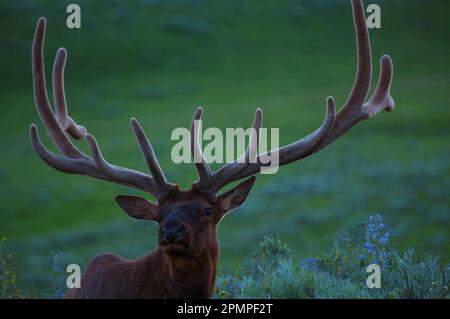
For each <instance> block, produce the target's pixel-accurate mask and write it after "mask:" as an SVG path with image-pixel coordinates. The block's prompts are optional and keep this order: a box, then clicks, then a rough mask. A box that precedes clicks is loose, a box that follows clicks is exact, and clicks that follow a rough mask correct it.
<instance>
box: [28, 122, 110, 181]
mask: <svg viewBox="0 0 450 319" xmlns="http://www.w3.org/2000/svg"><path fill="white" fill-rule="evenodd" d="M30 140H31V145H32V146H33V149H34V151H35V152H36V153H37V154H38V155H39V157H40V158H41V159H42V160H43V161H44V162H45V163H47V164H48V165H49V166H51V167H53V168H54V169H56V170H58V171H60V172H64V173H69V174H83V175H87V174H86V168H89V172H90V174H89V175H92V176H94V177H97V178H100V179H104V180H108V178H107V176H105V175H104V174H102V173H100V172H98V170H97V169H96V167H95V165H94V163H91V164H92V165H89V163H88V162H86V161H85V160H84V159H78V158H68V157H62V156H59V155H55V154H53V153H52V152H50V151H49V150H48V149H47V148H45V146H44V145H43V144H42V142H41V139H40V138H39V133H38V128H37V126H36V125H35V124H31V126H30Z"/></svg>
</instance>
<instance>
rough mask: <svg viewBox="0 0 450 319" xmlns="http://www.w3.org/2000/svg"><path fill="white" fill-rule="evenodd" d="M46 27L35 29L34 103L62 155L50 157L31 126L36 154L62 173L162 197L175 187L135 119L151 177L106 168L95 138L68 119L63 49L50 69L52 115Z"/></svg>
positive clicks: (33, 52) (133, 121)
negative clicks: (85, 148)
mask: <svg viewBox="0 0 450 319" xmlns="http://www.w3.org/2000/svg"><path fill="white" fill-rule="evenodd" d="M45 25H46V20H45V19H44V18H40V19H39V21H38V23H37V26H36V33H35V35H34V41H33V48H32V68H33V87H34V101H35V105H36V110H37V112H38V114H39V117H40V118H41V120H42V123H43V124H44V126H45V128H46V130H47V133H48V135H49V137H50V138H51V139H52V141H53V143H54V144H55V146H56V147H57V148H58V149H59V151H60V152H61V153H62V156H59V155H55V154H53V153H51V152H50V151H49V150H47V149H46V148H45V147H44V146H43V144H42V143H41V140H40V139H39V135H38V129H37V126H36V125H35V124H32V125H31V126H30V139H31V144H32V146H33V149H34V150H35V152H36V153H37V154H38V155H39V157H40V158H41V159H42V160H43V161H44V162H46V163H47V164H48V165H50V166H51V167H53V168H55V169H57V170H59V171H62V172H65V173H71V174H80V175H88V176H92V177H95V178H99V179H102V180H105V181H109V182H113V183H118V184H122V185H126V186H130V187H133V188H136V189H139V190H143V191H146V192H148V193H150V194H152V195H154V196H155V197H157V198H160V197H161V196H163V195H165V194H166V193H167V192H168V191H170V190H171V188H172V187H174V185H173V184H170V183H169V182H167V180H166V178H165V176H164V173H163V171H162V170H161V167H160V166H159V164H158V160H157V159H156V156H155V153H154V151H153V148H152V146H151V144H150V142H149V141H148V139H147V137H146V136H145V133H144V131H143V130H142V128H141V126H140V125H139V123H138V121H137V120H136V119H134V118H132V119H131V125H132V127H133V130H134V133H135V135H136V138H137V141H138V143H139V146H140V148H141V151H142V154H143V156H144V159H145V161H146V163H147V166H148V168H149V169H150V172H151V174H152V175H151V176H150V175H147V174H144V173H141V172H137V171H134V170H131V169H128V168H124V167H120V166H115V165H112V164H109V163H108V162H107V161H106V160H105V159H104V158H103V155H102V153H101V151H100V148H99V147H98V144H97V141H96V140H95V138H94V136H92V135H90V134H88V133H87V130H86V129H85V128H84V127H83V126H80V125H78V124H77V123H76V122H75V121H74V120H73V119H72V118H71V117H69V116H68V114H67V104H66V98H65V93H64V66H65V64H66V59H67V52H66V50H65V49H63V48H61V49H59V50H58V52H57V54H56V58H55V63H54V67H53V92H54V100H55V101H54V102H55V113H53V111H52V108H51V106H50V102H49V99H48V96H47V89H46V82H45V71H44V58H43V46H44V37H45ZM66 132H67V133H68V134H69V135H70V136H72V137H73V138H75V139H83V138H86V139H87V141H88V143H89V148H90V152H91V154H92V157H90V156H87V155H86V154H84V153H83V152H81V151H80V150H79V149H78V148H77V147H76V146H75V145H74V144H73V143H72V141H71V140H70V138H69V137H68V136H67V135H66Z"/></svg>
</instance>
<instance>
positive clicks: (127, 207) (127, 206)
mask: <svg viewBox="0 0 450 319" xmlns="http://www.w3.org/2000/svg"><path fill="white" fill-rule="evenodd" d="M115 200H116V202H117V204H119V206H120V207H122V209H123V210H124V211H125V213H127V214H128V215H129V216H131V217H133V218H136V219H145V220H154V221H158V219H159V214H158V206H157V205H155V204H153V203H151V202H149V201H147V200H145V199H143V198H141V197H136V196H125V195H118V196H116V198H115Z"/></svg>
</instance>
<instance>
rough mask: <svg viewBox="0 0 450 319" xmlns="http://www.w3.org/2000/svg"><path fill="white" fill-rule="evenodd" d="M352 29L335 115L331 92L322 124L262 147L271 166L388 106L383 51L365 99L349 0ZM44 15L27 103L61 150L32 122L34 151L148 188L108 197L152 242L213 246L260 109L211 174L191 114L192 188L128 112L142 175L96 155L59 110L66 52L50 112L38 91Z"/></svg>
mask: <svg viewBox="0 0 450 319" xmlns="http://www.w3.org/2000/svg"><path fill="white" fill-rule="evenodd" d="M352 6H353V16H354V22H355V30H356V43H357V52H358V58H357V60H358V66H357V74H356V80H355V84H354V86H353V89H352V91H351V93H350V95H349V97H348V99H347V101H346V102H345V104H344V105H343V106H342V108H341V109H340V111H339V112H338V113H335V103H334V100H333V98H331V97H329V98H328V99H327V113H326V116H325V120H324V122H323V124H322V125H321V126H320V127H319V128H318V129H317V130H316V131H314V132H313V133H311V134H310V135H308V136H306V137H305V138H303V139H300V140H298V141H295V142H293V143H292V144H289V145H286V146H284V147H281V148H279V149H276V150H272V151H270V152H268V153H271V154H272V156H273V154H276V155H277V156H278V158H279V165H280V166H281V165H286V164H289V163H292V162H295V161H298V160H300V159H302V158H305V157H307V156H309V155H311V154H314V153H315V152H318V151H319V150H321V149H323V148H324V147H325V146H327V145H328V144H330V143H332V142H333V141H335V140H336V139H337V138H339V137H340V136H342V135H343V134H344V133H346V132H347V131H348V130H349V129H351V128H352V127H353V126H354V125H356V124H357V123H359V122H360V121H362V120H366V119H369V118H371V117H373V116H374V115H376V114H377V113H379V112H380V111H382V110H386V111H392V110H393V108H394V101H393V99H392V98H391V96H390V93H389V91H390V86H391V81H392V72H393V67H392V61H391V59H390V57H389V56H387V55H385V56H383V57H382V58H381V69H380V78H379V82H378V85H377V88H376V89H375V92H374V94H373V95H372V97H371V98H370V99H368V100H367V101H366V98H367V96H368V92H369V88H370V82H371V78H372V63H371V60H372V57H371V48H370V40H369V34H368V30H367V27H366V21H365V16H364V8H363V4H362V2H361V1H360V0H352ZM45 25H46V21H45V19H44V18H41V19H39V21H38V23H37V27H36V33H35V38H34V42H33V48H32V68H33V84H34V97H35V105H36V109H37V112H38V114H39V117H40V118H41V120H42V122H43V124H44V126H45V128H46V130H47V133H48V134H49V136H50V137H51V139H52V141H53V143H54V144H55V146H56V147H57V148H58V149H59V151H60V152H61V155H55V154H53V153H51V152H50V151H49V150H47V149H46V148H45V147H44V146H43V145H42V143H41V141H40V139H39V136H38V129H37V127H36V125H34V124H32V125H31V127H30V138H31V144H32V146H33V148H34V150H35V152H36V153H37V154H38V155H39V157H40V158H41V159H42V160H43V161H44V162H46V163H47V164H48V165H50V166H51V167H53V168H55V169H57V170H59V171H62V172H65V173H70V174H80V175H87V176H91V177H94V178H98V179H102V180H105V181H109V182H113V183H117V184H121V185H124V186H128V187H132V188H135V189H138V190H141V191H144V192H147V193H149V194H150V195H152V196H153V197H154V198H156V200H157V201H156V202H155V203H152V202H149V201H147V200H145V199H143V198H140V197H133V196H117V197H116V201H117V203H118V204H119V205H120V207H122V209H123V210H124V211H125V212H126V213H127V214H128V215H130V216H131V217H134V218H138V219H145V220H153V221H156V222H158V223H159V226H160V227H159V240H158V243H159V245H160V246H161V248H162V249H163V251H164V252H165V253H167V254H170V255H176V256H189V255H191V256H198V255H201V254H205V253H208V252H216V251H217V240H216V225H217V224H218V223H219V221H220V220H221V219H222V217H223V216H224V215H225V214H226V213H227V212H229V211H231V210H233V209H235V208H237V207H239V206H240V205H241V204H242V203H243V202H244V201H245V199H246V198H247V195H248V193H249V192H250V190H251V188H252V186H253V184H254V181H255V177H254V175H256V174H258V173H259V172H260V171H261V168H262V167H264V165H265V164H264V163H263V161H260V160H259V159H260V158H261V157H262V156H268V155H269V154H268V153H265V154H258V153H257V149H258V144H259V130H260V128H261V126H262V111H261V109H257V110H256V113H255V117H254V121H253V128H254V130H253V132H254V134H253V135H252V136H251V139H250V142H249V145H248V148H247V150H246V152H245V154H244V155H243V156H244V157H245V158H244V161H239V160H236V161H234V162H231V163H228V164H226V165H225V166H223V167H222V168H220V169H219V170H217V171H215V172H212V171H211V169H210V167H209V165H208V163H207V161H206V160H205V159H204V157H203V155H202V153H201V149H200V147H199V143H198V132H197V131H196V129H195V125H194V122H195V121H197V120H200V119H201V115H202V109H201V108H198V109H197V111H196V112H195V114H194V118H193V121H192V126H191V151H192V154H195V153H197V154H200V160H199V161H195V166H196V169H197V172H198V180H197V181H196V182H195V183H194V184H193V187H192V189H190V190H188V191H182V190H180V189H179V187H178V186H177V185H175V184H173V183H170V182H168V181H167V179H166V177H165V175H164V173H163V171H162V169H161V167H160V165H159V164H158V161H157V159H156V156H155V153H154V151H153V148H152V146H151V144H150V142H149V141H148V139H147V137H146V135H145V133H144V131H143V129H142V127H141V126H140V125H139V123H138V121H137V120H136V119H134V118H132V119H131V126H132V128H133V131H134V134H135V135H136V138H137V142H138V144H139V146H140V149H141V151H142V154H143V157H144V160H145V162H146V163H147V166H148V168H149V171H150V174H147V173H142V172H137V171H135V170H131V169H128V168H124V167H120V166H117V165H112V164H110V163H108V162H107V161H106V160H105V158H104V157H103V155H102V153H101V151H100V148H99V146H98V144H97V141H96V140H95V138H94V136H92V135H91V134H89V133H88V132H87V130H86V129H85V128H84V127H83V126H80V125H78V124H77V123H76V122H75V121H74V120H73V119H72V118H71V117H70V116H69V115H68V112H67V105H66V99H65V93H64V67H65V63H66V57H67V52H66V50H65V49H63V48H61V49H59V50H58V51H57V54H56V58H55V62H54V67H53V91H54V103H55V111H52V108H51V106H50V102H49V99H48V96H47V92H46V85H45V75H44V62H43V43H44V33H45ZM70 137H72V138H73V139H86V140H87V142H88V144H89V148H90V153H91V154H90V156H89V155H86V154H84V153H83V152H82V151H80V150H79V149H78V148H77V147H76V146H75V145H74V144H73V143H72V140H71V139H70ZM241 179H246V180H245V181H244V182H242V183H241V184H239V185H238V186H236V187H235V188H233V189H231V190H229V191H227V192H225V193H223V194H219V192H220V190H221V189H222V188H223V187H224V186H226V185H228V184H230V183H232V182H236V181H238V180H241Z"/></svg>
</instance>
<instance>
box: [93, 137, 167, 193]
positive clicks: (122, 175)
mask: <svg viewBox="0 0 450 319" xmlns="http://www.w3.org/2000/svg"><path fill="white" fill-rule="evenodd" d="M86 140H87V141H88V143H89V149H90V152H91V154H92V158H93V159H94V162H95V165H96V167H97V168H98V169H99V170H100V171H101V172H103V173H104V174H105V175H106V176H107V177H109V179H110V180H112V181H114V182H117V183H120V184H124V185H127V186H131V187H134V188H137V189H141V190H144V191H146V192H148V193H150V194H152V195H154V196H156V197H158V196H159V195H160V193H162V192H161V191H159V190H158V191H155V189H158V188H157V187H156V185H155V183H154V180H153V179H152V178H151V177H150V176H148V175H147V174H144V173H141V172H138V171H135V170H131V169H128V168H124V167H120V166H115V165H112V164H110V163H108V162H107V161H106V160H105V158H104V157H103V154H102V152H101V151H100V148H99V146H98V143H97V140H96V139H95V137H94V136H93V135H91V134H89V133H88V134H87V135H86Z"/></svg>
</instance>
